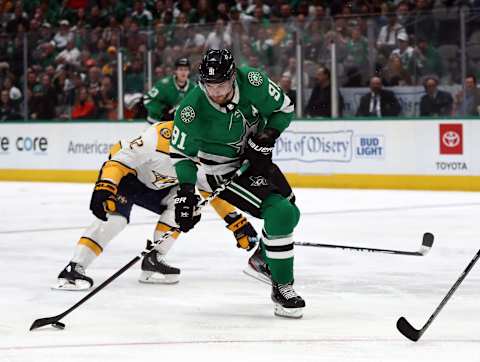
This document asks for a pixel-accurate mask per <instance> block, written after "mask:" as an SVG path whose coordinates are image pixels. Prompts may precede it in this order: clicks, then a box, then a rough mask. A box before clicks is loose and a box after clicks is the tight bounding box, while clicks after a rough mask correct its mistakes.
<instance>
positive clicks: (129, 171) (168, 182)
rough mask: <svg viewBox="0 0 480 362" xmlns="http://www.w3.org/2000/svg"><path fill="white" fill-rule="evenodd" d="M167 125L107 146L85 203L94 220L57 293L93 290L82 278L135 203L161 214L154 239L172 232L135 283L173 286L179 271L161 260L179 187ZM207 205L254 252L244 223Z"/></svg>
mask: <svg viewBox="0 0 480 362" xmlns="http://www.w3.org/2000/svg"><path fill="white" fill-rule="evenodd" d="M172 125H173V121H169V122H163V123H157V124H154V125H152V126H150V127H148V128H147V129H146V130H145V131H144V132H143V133H142V134H141V135H140V136H139V137H137V138H135V139H133V140H131V141H128V142H127V141H121V142H119V143H118V144H116V145H115V146H114V147H112V150H111V154H110V156H109V160H108V161H107V162H105V163H104V164H103V166H102V168H101V170H100V174H99V177H98V181H97V182H96V184H95V188H94V191H93V194H92V198H91V202H90V210H92V212H93V214H94V215H95V216H96V217H97V219H96V220H95V221H94V222H93V223H92V224H91V225H90V227H88V228H87V230H85V232H84V234H83V236H82V237H81V238H80V240H79V241H78V244H77V246H76V248H75V252H74V255H73V258H72V260H71V262H70V263H69V264H68V265H67V267H66V268H65V269H64V270H63V271H62V272H61V273H60V274H59V276H58V286H57V289H66V290H78V289H88V288H90V287H91V286H92V285H93V280H92V279H91V278H90V277H88V276H86V275H85V269H86V268H87V267H88V266H89V265H90V264H91V263H92V261H93V260H94V259H95V258H96V257H97V256H98V255H100V254H101V253H102V252H103V250H104V249H105V247H106V246H107V244H108V243H109V242H110V240H112V239H113V238H114V237H115V236H116V235H118V234H119V233H120V232H121V231H122V230H123V229H124V228H125V226H126V225H127V224H128V222H129V219H130V212H131V210H132V207H133V205H134V204H135V205H138V206H141V207H144V208H146V209H148V210H150V211H153V212H155V213H157V214H158V215H160V217H159V220H158V223H157V225H156V228H155V232H154V240H159V239H160V238H161V237H162V236H163V234H164V233H165V232H166V231H169V230H171V229H175V230H176V231H175V232H174V233H173V234H172V236H171V237H170V238H168V239H167V240H166V241H164V242H162V243H160V245H158V246H157V247H156V248H155V249H154V250H152V252H150V253H149V254H147V255H146V256H145V257H144V259H143V261H142V265H141V269H142V274H141V276H140V279H139V280H140V281H141V282H145V283H175V282H177V281H178V278H179V274H180V270H179V269H178V268H174V267H171V266H169V265H168V264H167V263H166V262H165V259H164V258H165V255H166V254H167V252H168V251H169V249H170V248H171V246H172V244H173V243H174V241H175V239H177V238H178V235H179V232H178V229H176V223H175V216H174V206H173V198H174V197H175V195H176V192H177V189H178V183H177V179H176V174H175V170H174V169H173V166H172V163H171V160H170V157H169V145H170V138H171V135H172ZM211 204H212V206H213V207H214V209H215V210H216V211H217V213H218V214H219V215H220V216H221V217H222V218H223V219H224V220H225V221H226V222H227V228H228V229H229V230H231V231H232V232H233V233H234V236H235V238H236V240H237V246H240V247H243V248H245V249H248V250H249V249H251V248H253V247H254V246H255V243H256V241H257V237H256V235H257V234H256V232H255V229H254V228H253V227H252V226H251V225H250V223H249V222H248V221H247V220H246V218H245V217H244V216H242V215H241V214H239V213H237V212H236V211H235V208H233V207H232V206H231V205H229V204H228V203H227V202H225V201H223V200H221V199H219V198H216V199H214V200H213V201H212V203H211ZM198 218H199V217H198Z"/></svg>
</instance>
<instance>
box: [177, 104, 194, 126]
mask: <svg viewBox="0 0 480 362" xmlns="http://www.w3.org/2000/svg"><path fill="white" fill-rule="evenodd" d="M180 118H181V119H182V121H183V122H184V123H190V122H192V121H193V119H194V118H195V110H194V109H193V108H192V107H191V106H186V107H185V108H184V109H182V111H181V112H180Z"/></svg>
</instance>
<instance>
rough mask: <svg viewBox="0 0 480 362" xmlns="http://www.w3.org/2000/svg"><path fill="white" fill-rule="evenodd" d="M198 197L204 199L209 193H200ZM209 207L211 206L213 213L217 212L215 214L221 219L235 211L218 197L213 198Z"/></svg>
mask: <svg viewBox="0 0 480 362" xmlns="http://www.w3.org/2000/svg"><path fill="white" fill-rule="evenodd" d="M200 195H202V197H203V198H204V199H206V198H207V197H208V196H209V195H210V192H206V191H200ZM210 205H212V207H213V208H214V209H215V211H216V212H217V214H218V215H219V216H220V217H221V218H222V219H225V217H226V216H227V215H228V214H230V213H232V212H234V211H235V207H233V206H232V205H230V204H229V203H228V202H226V201H225V200H222V199H221V198H219V197H216V198H214V199H213V200H212V201H211V202H210Z"/></svg>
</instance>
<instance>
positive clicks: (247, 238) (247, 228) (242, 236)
mask: <svg viewBox="0 0 480 362" xmlns="http://www.w3.org/2000/svg"><path fill="white" fill-rule="evenodd" d="M225 221H226V222H227V224H228V225H227V229H228V230H230V231H232V232H233V235H234V236H235V239H237V248H242V249H246V250H247V251H249V250H252V249H253V248H254V247H255V245H257V242H258V236H257V232H256V231H255V229H254V228H253V226H252V224H250V223H249V222H248V221H247V219H246V217H245V216H242V215H241V214H238V213H236V212H232V213H230V214H228V215H227V216H225Z"/></svg>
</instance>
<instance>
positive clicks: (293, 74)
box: [282, 57, 310, 90]
mask: <svg viewBox="0 0 480 362" xmlns="http://www.w3.org/2000/svg"><path fill="white" fill-rule="evenodd" d="M282 74H283V75H285V74H287V75H288V76H289V77H290V78H291V79H292V89H294V90H296V89H297V86H298V80H297V58H295V57H290V58H288V65H287V68H286V69H285V70H284V71H283V73H282ZM309 80H310V79H309V77H308V74H307V72H305V71H304V72H303V84H302V86H303V87H304V88H308V84H309Z"/></svg>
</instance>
